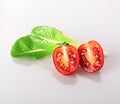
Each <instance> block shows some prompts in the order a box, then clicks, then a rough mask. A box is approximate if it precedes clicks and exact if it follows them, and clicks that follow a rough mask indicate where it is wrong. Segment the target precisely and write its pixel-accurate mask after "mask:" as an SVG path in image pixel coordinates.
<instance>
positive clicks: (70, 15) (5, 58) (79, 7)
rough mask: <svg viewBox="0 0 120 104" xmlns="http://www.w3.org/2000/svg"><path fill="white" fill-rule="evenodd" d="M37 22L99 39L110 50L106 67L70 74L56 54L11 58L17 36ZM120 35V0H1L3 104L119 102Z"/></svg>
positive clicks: (74, 35) (75, 35)
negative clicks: (60, 70)
mask: <svg viewBox="0 0 120 104" xmlns="http://www.w3.org/2000/svg"><path fill="white" fill-rule="evenodd" d="M38 25H48V26H53V27H56V28H57V29H59V30H61V31H63V32H64V33H65V34H66V35H67V36H69V37H71V38H73V39H74V40H77V41H80V42H87V41H89V40H92V39H95V40H97V41H99V43H100V44H101V45H102V46H103V48H104V50H106V52H107V53H108V55H109V57H106V58H105V64H104V67H103V68H102V70H101V71H100V72H98V73H94V74H89V73H86V72H84V71H82V72H80V71H78V72H77V73H76V74H75V75H73V76H68V77H66V76H63V75H61V74H59V73H58V72H57V71H56V70H55V68H54V65H53V62H52V57H47V58H45V59H42V60H23V59H14V58H12V57H11V56H10V49H11V46H12V44H13V43H14V42H15V40H16V39H18V38H19V37H21V36H24V35H26V34H28V33H30V31H31V30H32V28H33V27H35V26H38ZM119 36H120V0H0V63H1V64H0V104H120V68H119V67H120V59H119V58H120V37H119Z"/></svg>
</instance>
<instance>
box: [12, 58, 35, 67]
mask: <svg viewBox="0 0 120 104" xmlns="http://www.w3.org/2000/svg"><path fill="white" fill-rule="evenodd" d="M12 60H13V61H14V62H15V63H17V64H21V65H24V66H31V65H32V64H34V63H35V62H36V60H32V59H29V60H28V59H21V58H19V59H17V58H13V59H12Z"/></svg>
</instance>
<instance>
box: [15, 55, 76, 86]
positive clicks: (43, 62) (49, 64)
mask: <svg viewBox="0 0 120 104" xmlns="http://www.w3.org/2000/svg"><path fill="white" fill-rule="evenodd" d="M13 61H14V62H15V63H17V64H21V65H24V66H31V65H32V64H35V65H37V66H39V67H43V68H44V69H46V70H49V71H51V73H52V75H53V77H54V78H55V79H56V80H58V81H59V82H60V83H62V84H65V85H74V84H76V82H77V78H76V77H77V76H76V74H73V75H70V76H65V75H62V74H60V73H59V72H58V71H57V70H56V68H55V66H54V63H53V61H52V57H51V56H49V57H45V58H43V59H39V60H36V59H29V60H27V59H15V58H14V59H13Z"/></svg>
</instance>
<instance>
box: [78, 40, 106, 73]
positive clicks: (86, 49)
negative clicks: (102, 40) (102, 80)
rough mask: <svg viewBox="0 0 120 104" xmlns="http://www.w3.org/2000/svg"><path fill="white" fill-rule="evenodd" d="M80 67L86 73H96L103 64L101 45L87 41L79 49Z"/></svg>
mask: <svg viewBox="0 0 120 104" xmlns="http://www.w3.org/2000/svg"><path fill="white" fill-rule="evenodd" d="M78 51H79V56H80V65H81V67H82V69H84V70H85V71H87V72H96V71H98V70H100V69H101V68H102V66H103V64H104V53H103V49H102V47H101V45H100V44H99V43H98V42H97V41H94V40H93V41H89V42H88V43H85V44H82V45H81V46H80V47H79V48H78Z"/></svg>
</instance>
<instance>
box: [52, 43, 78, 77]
mask: <svg viewBox="0 0 120 104" xmlns="http://www.w3.org/2000/svg"><path fill="white" fill-rule="evenodd" d="M53 62H54V65H55V67H56V69H57V70H58V71H59V72H60V73H61V74H63V75H71V74H73V73H75V72H76V71H77V69H78V67H79V53H78V50H77V49H76V48H75V47H74V46H72V45H66V46H59V47H57V48H56V49H55V50H54V52H53Z"/></svg>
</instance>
